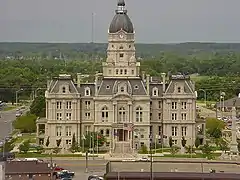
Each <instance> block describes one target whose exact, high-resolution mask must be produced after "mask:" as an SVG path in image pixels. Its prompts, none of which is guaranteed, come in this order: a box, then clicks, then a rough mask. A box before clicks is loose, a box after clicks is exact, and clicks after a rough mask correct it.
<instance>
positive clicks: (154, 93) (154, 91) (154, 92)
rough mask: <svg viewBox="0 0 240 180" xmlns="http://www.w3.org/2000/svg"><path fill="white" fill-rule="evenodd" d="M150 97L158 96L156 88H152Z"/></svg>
mask: <svg viewBox="0 0 240 180" xmlns="http://www.w3.org/2000/svg"><path fill="white" fill-rule="evenodd" d="M152 95H153V96H158V88H156V87H155V88H153V90H152Z"/></svg>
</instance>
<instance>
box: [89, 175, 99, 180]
mask: <svg viewBox="0 0 240 180" xmlns="http://www.w3.org/2000/svg"><path fill="white" fill-rule="evenodd" d="M88 180H103V177H100V176H98V175H91V176H89V177H88Z"/></svg>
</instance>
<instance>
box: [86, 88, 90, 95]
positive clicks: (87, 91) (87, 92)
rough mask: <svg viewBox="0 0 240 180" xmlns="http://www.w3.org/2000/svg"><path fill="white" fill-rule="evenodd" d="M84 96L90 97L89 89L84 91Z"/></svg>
mask: <svg viewBox="0 0 240 180" xmlns="http://www.w3.org/2000/svg"><path fill="white" fill-rule="evenodd" d="M85 96H90V89H89V88H86V89H85Z"/></svg>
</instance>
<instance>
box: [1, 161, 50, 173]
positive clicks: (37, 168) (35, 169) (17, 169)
mask: <svg viewBox="0 0 240 180" xmlns="http://www.w3.org/2000/svg"><path fill="white" fill-rule="evenodd" d="M5 170H6V172H5V173H6V174H7V175H11V174H30V173H35V174H49V173H51V172H52V170H51V168H50V166H49V164H48V163H45V162H37V161H7V162H6V164H5Z"/></svg>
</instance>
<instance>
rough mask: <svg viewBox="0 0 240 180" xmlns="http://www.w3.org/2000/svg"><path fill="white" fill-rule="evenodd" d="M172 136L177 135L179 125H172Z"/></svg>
mask: <svg viewBox="0 0 240 180" xmlns="http://www.w3.org/2000/svg"><path fill="white" fill-rule="evenodd" d="M172 136H177V126H172Z"/></svg>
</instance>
